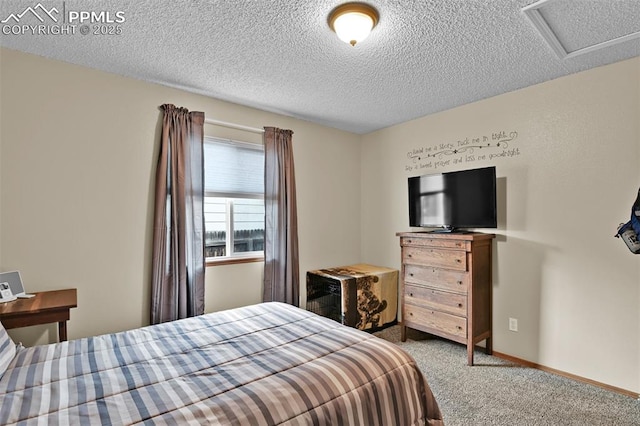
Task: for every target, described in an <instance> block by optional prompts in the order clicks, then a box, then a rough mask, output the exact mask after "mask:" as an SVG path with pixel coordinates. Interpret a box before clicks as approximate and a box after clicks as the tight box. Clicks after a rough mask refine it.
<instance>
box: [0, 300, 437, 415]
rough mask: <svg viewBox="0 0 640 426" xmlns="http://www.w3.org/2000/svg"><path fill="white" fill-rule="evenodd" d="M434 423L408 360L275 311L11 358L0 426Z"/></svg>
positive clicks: (312, 320)
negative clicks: (21, 425)
mask: <svg viewBox="0 0 640 426" xmlns="http://www.w3.org/2000/svg"><path fill="white" fill-rule="evenodd" d="M15 423H18V424H25V425H29V424H33V425H35V424H41V425H56V424H59V425H88V424H114V425H122V424H138V423H145V424H180V425H182V424H197V425H201V424H224V425H227V424H232V425H251V426H255V425H275V424H282V425H310V424H313V425H367V426H373V425H414V424H416V425H417V424H429V425H441V424H442V420H441V416H440V412H439V410H438V407H437V404H436V402H435V400H434V398H433V396H432V394H431V391H430V390H429V387H428V386H427V383H426V381H425V379H424V377H423V375H422V374H421V372H420V371H419V370H418V367H417V366H416V364H415V362H414V360H413V359H412V358H411V357H410V356H409V355H407V354H406V353H405V352H404V351H402V350H401V349H399V348H398V347H397V346H395V345H393V344H391V343H388V342H385V341H384V340H381V339H378V338H376V337H374V336H371V335H369V334H367V333H364V332H361V331H358V330H355V329H352V328H348V327H345V326H342V325H340V324H338V323H337V322H335V321H332V320H329V319H326V318H322V317H318V316H316V315H314V314H312V313H310V312H307V311H304V310H302V309H298V308H294V307H291V306H289V305H285V304H280V303H263V304H259V305H254V306H249V307H244V308H238V309H232V310H229V311H224V312H218V313H214V314H208V315H203V316H200V317H196V318H189V319H185V320H179V321H174V322H171V323H164V324H160V325H155V326H150V327H144V328H140V329H136V330H131V331H126V332H121V333H116V334H109V335H103V336H97V337H89V338H85V339H79V340H74V341H69V342H62V343H57V344H52V345H43V346H36V347H32V348H26V349H21V350H19V351H18V353H17V354H16V356H15V358H14V359H13V361H12V362H11V364H10V365H9V368H8V370H7V371H6V372H5V374H4V375H3V376H2V378H0V424H3V425H5V424H15Z"/></svg>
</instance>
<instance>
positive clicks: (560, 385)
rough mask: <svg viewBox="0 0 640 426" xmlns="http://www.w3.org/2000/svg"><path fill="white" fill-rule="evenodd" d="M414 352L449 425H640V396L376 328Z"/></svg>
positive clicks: (439, 341) (395, 329) (421, 336)
mask: <svg viewBox="0 0 640 426" xmlns="http://www.w3.org/2000/svg"><path fill="white" fill-rule="evenodd" d="M375 335H377V336H378V337H381V338H383V339H385V340H389V341H392V342H394V343H396V344H397V345H399V346H401V347H402V348H403V349H404V350H406V351H407V352H408V353H409V354H411V355H412V356H413V357H414V358H415V360H416V361H417V363H418V366H419V367H420V369H421V370H422V372H423V373H424V375H425V377H426V378H427V381H428V382H429V386H430V387H431V390H432V392H433V394H434V395H435V397H436V400H437V401H438V404H439V406H440V410H441V411H442V415H443V417H444V422H445V425H447V426H459V425H465V426H466V425H474V426H475V425H509V426H519V425H526V426H535V425H544V426H547V425H558V426H567V425H576V426H578V425H580V426H583V425H603V426H604V425H606V426H631V425H635V426H640V401H638V400H635V399H633V398H631V397H628V396H625V395H621V394H618V393H614V392H611V391H608V390H606V389H603V388H600V387H597V386H593V385H589V384H586V383H581V382H577V381H575V380H571V379H568V378H565V377H562V376H558V375H555V374H551V373H547V372H544V371H541V370H537V369H534V368H529V367H524V366H520V365H517V364H513V363H510V362H509V361H506V360H503V359H500V358H496V357H493V356H489V355H486V354H484V353H483V352H481V351H476V352H475V354H474V364H476V365H474V366H473V367H469V366H467V350H466V347H465V346H463V345H460V344H457V343H454V342H449V341H446V340H442V339H437V338H430V337H427V335H425V334H424V333H420V332H418V331H414V330H409V331H408V333H407V336H408V338H407V341H406V342H401V341H400V331H399V327H398V326H393V327H390V328H387V329H385V330H382V331H380V332H376V333H375Z"/></svg>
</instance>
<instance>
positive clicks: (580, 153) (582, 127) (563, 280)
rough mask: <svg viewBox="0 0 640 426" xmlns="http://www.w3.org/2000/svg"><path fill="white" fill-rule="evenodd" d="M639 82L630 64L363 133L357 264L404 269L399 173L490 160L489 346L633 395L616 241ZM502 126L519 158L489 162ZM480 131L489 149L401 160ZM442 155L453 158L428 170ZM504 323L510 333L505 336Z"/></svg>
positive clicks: (635, 148) (626, 283)
mask: <svg viewBox="0 0 640 426" xmlns="http://www.w3.org/2000/svg"><path fill="white" fill-rule="evenodd" d="M639 85H640V58H635V59H632V60H628V61H624V62H620V63H616V64H613V65H610V66H605V67H600V68H597V69H593V70H590V71H586V72H583V73H580V74H575V75H571V76H568V77H565V78H560V79H557V80H554V81H550V82H547V83H544V84H539V85H536V86H533V87H529V88H526V89H523V90H519V91H516V92H512V93H508V94H505V95H502V96H497V97H494V98H491V99H487V100H484V101H481V102H476V103H473V104H469V105H465V106H462V107H459V108H455V109H452V110H449V111H445V112H442V113H439V114H434V115H431V116H427V117H423V118H420V119H418V120H414V121H411V122H408V123H404V124H401V125H398V126H394V127H391V128H387V129H384V130H381V131H378V132H375V133H372V134H369V135H366V136H365V137H364V140H363V144H362V256H363V260H364V261H366V262H370V263H376V264H381V265H387V266H395V267H399V266H400V248H399V242H398V239H397V238H396V237H395V233H396V232H398V231H407V230H409V227H408V210H407V189H406V185H407V182H406V181H407V177H409V176H416V175H421V174H428V173H434V172H436V171H448V170H459V169H464V168H474V167H483V166H489V165H495V166H496V168H497V174H498V192H499V194H498V197H499V199H498V204H499V227H498V229H497V230H495V233H496V234H497V238H496V240H495V243H494V254H495V257H494V265H493V266H494V288H493V290H494V312H493V324H494V348H495V350H496V351H498V352H502V353H506V354H509V355H512V356H515V357H519V358H522V359H526V360H529V361H532V362H535V363H539V364H541V365H545V366H548V367H551V368H556V369H559V370H562V371H565V372H569V373H573V374H576V375H578V376H582V377H586V378H590V379H593V380H596V381H599V382H603V383H607V384H610V385H612V386H616V387H620V388H622V389H626V390H631V391H633V392H638V391H639V390H640V380H639V379H640V309H639V308H640V304H639V301H640V297H639V296H640V268H639V267H638V266H639V262H640V258H639V257H638V256H634V255H632V254H631V253H630V252H629V251H628V250H627V248H626V246H625V245H624V243H623V242H622V241H620V240H619V239H615V238H613V235H614V234H615V231H616V227H617V225H618V224H619V223H620V222H623V221H627V220H629V213H630V208H631V204H632V202H633V200H634V199H635V196H636V193H637V190H638V185H639V184H640V167H639V166H638V164H640V105H639V104H640V88H639ZM502 131H505V132H506V133H507V134H509V133H511V132H514V131H515V132H517V134H518V136H517V138H516V139H515V140H513V141H511V142H508V145H509V146H508V148H507V151H508V150H512V149H517V150H518V151H511V152H512V153H514V154H515V155H513V156H511V157H495V158H493V159H489V155H490V154H499V153H501V152H503V151H504V150H505V146H504V144H503V145H502V146H500V147H498V146H496V143H497V140H493V139H492V134H493V133H499V132H502ZM484 136H487V137H488V141H486V143H491V144H492V146H491V147H485V148H483V149H475V150H474V152H471V151H470V150H468V151H466V152H458V153H456V154H446V153H443V154H442V155H440V156H439V157H435V158H427V159H424V160H421V161H417V162H416V163H413V161H412V160H411V159H410V158H408V152H409V151H412V150H413V149H419V148H420V147H425V148H428V147H432V148H433V147H434V146H435V145H439V144H441V143H444V144H448V143H453V144H454V145H455V146H456V147H458V143H457V142H458V141H459V140H461V141H463V140H465V139H466V138H470V139H472V138H480V140H481V141H483V140H484V138H483V137H484ZM439 148H440V147H438V149H437V150H432V151H431V153H433V152H439V151H440V149H439ZM467 155H474V156H475V161H466V156H467ZM480 155H486V156H487V157H486V159H484V160H478V157H479V156H480ZM454 159H457V160H461V161H462V162H460V163H458V164H453V160H454ZM438 160H445V161H446V160H450V161H451V164H449V165H448V166H445V167H439V168H437V169H436V167H435V161H438ZM429 164H431V167H427V166H428V165H429ZM416 165H418V166H419V165H423V166H424V167H423V168H419V167H418V168H417V169H413V170H409V169H410V168H411V167H412V166H416ZM489 232H491V231H489ZM509 317H515V318H518V320H519V332H517V333H514V332H510V331H508V318H509Z"/></svg>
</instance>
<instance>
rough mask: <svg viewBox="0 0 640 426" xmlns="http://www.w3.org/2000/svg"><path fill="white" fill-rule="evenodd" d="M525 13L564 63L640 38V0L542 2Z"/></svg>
mask: <svg viewBox="0 0 640 426" xmlns="http://www.w3.org/2000/svg"><path fill="white" fill-rule="evenodd" d="M522 12H523V13H524V14H525V15H526V16H527V18H529V20H530V21H531V23H532V24H533V25H534V27H535V28H536V29H537V30H538V31H539V32H540V34H541V35H542V37H543V38H544V39H545V40H546V41H547V43H549V46H551V48H552V49H553V51H554V52H556V54H557V55H558V57H560V58H561V59H568V58H572V57H575V56H578V55H582V54H585V53H589V52H593V51H594V50H598V49H603V48H606V47H609V46H613V45H615V44H619V43H624V42H627V41H630V40H633V39H637V38H640V2H638V1H637V0H616V1H602V0H581V1H575V0H540V1H538V2H536V3H534V4H531V5H529V6H526V7H524V8H523V9H522Z"/></svg>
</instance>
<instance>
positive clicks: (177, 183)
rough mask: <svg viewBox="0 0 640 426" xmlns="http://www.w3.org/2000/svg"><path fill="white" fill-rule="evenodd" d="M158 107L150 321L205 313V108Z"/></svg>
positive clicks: (166, 105)
mask: <svg viewBox="0 0 640 426" xmlns="http://www.w3.org/2000/svg"><path fill="white" fill-rule="evenodd" d="M161 109H162V110H163V111H164V115H163V119H162V135H161V139H160V154H159V156H158V165H157V169H156V192H155V217H154V234H153V259H152V282H151V323H152V324H158V323H161V322H166V321H173V320H176V319H180V318H187V317H192V316H196V315H201V314H203V313H204V273H205V272H204V271H205V256H204V160H203V158H204V155H203V150H204V148H203V143H204V129H203V127H204V113H202V112H189V111H188V110H187V109H185V108H178V107H176V106H174V105H170V104H165V105H162V106H161Z"/></svg>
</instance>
